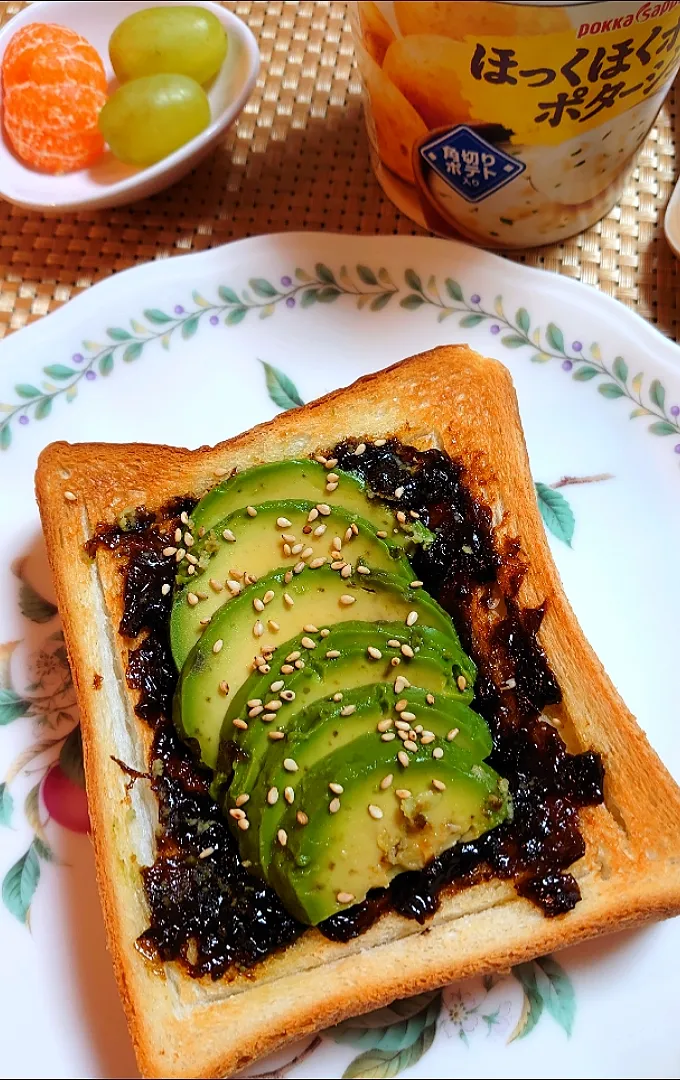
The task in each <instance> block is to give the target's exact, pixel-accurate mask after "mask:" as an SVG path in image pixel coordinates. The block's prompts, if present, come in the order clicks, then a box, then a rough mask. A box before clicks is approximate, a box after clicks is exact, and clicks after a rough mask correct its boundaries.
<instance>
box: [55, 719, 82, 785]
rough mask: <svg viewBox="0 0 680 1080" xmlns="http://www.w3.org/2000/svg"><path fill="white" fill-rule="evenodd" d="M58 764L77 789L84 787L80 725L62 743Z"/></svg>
mask: <svg viewBox="0 0 680 1080" xmlns="http://www.w3.org/2000/svg"><path fill="white" fill-rule="evenodd" d="M59 764H60V765H61V768H62V771H63V772H64V773H66V775H67V776H68V778H69V780H72V781H73V783H74V784H77V785H78V787H81V788H84V787H85V770H84V768H83V738H82V733H81V731H80V724H78V725H76V727H74V729H73V731H70V732H69V734H68V735H67V736H66V738H65V740H64V742H63V743H62V747H61V752H60V754H59Z"/></svg>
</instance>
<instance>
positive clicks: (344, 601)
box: [340, 593, 357, 607]
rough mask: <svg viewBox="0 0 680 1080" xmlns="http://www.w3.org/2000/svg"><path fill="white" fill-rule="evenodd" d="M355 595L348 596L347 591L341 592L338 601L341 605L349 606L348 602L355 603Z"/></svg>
mask: <svg viewBox="0 0 680 1080" xmlns="http://www.w3.org/2000/svg"><path fill="white" fill-rule="evenodd" d="M356 600H357V598H356V596H350V595H349V593H343V595H342V596H341V597H340V603H341V604H342V606H343V607H349V605H350V604H356Z"/></svg>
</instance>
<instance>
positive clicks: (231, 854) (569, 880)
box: [88, 439, 603, 978]
mask: <svg viewBox="0 0 680 1080" xmlns="http://www.w3.org/2000/svg"><path fill="white" fill-rule="evenodd" d="M359 450H361V447H359ZM356 451H357V442H356V441H355V440H352V441H347V442H344V443H341V444H340V445H339V446H337V447H335V449H334V450H333V451H331V455H332V457H333V458H336V459H337V463H338V466H339V467H340V468H342V469H345V470H348V471H351V472H354V473H356V474H357V475H359V476H361V477H363V478H364V480H365V481H366V482H367V484H368V486H369V488H370V489H371V491H373V492H374V493H375V494H376V495H379V496H381V497H382V498H384V499H385V500H386V501H388V502H389V503H390V504H391V505H393V506H394V509H395V510H397V511H401V512H402V513H403V514H405V515H406V516H407V517H410V518H411V519H415V518H419V519H420V520H421V521H422V522H423V524H424V525H426V526H427V527H428V528H429V529H431V530H432V531H433V532H434V533H435V540H434V543H432V544H431V545H430V546H429V547H428V548H427V549H420V550H419V552H418V555H417V556H416V557H415V558H414V569H415V572H416V574H417V576H418V577H419V578H420V579H421V580H422V581H423V583H424V586H425V588H426V589H427V590H428V592H430V593H431V594H432V595H433V596H435V597H436V598H437V599H438V600H439V602H440V603H441V604H442V605H443V607H445V608H446V610H447V611H448V612H449V614H450V615H451V617H452V619H453V621H454V623H455V625H456V628H457V630H458V633H459V635H460V637H461V640H462V642H463V645H464V646H465V648H466V649H467V651H468V652H469V654H470V655H471V656H472V657H473V659H474V660H475V662H476V663H477V665H478V668H479V677H478V680H477V684H476V688H475V690H476V697H475V700H474V701H473V703H472V704H473V708H474V709H476V710H477V712H479V713H480V714H481V715H482V716H483V717H484V718H485V720H486V721H487V723H488V725H489V728H490V730H491V734H492V736H493V743H494V749H493V753H492V755H491V757H490V758H489V763H490V764H491V765H493V767H494V768H495V769H496V770H497V771H498V772H499V773H500V774H501V775H502V776H504V777H506V778H507V780H508V782H509V785H510V790H511V792H512V797H513V804H514V815H513V818H512V821H508V822H505V823H504V824H502V825H500V826H498V827H497V828H496V829H493V830H492V831H490V832H488V833H486V834H485V835H484V836H482V837H480V838H479V839H477V840H475V841H472V842H470V843H463V844H458V845H457V846H455V847H453V848H451V849H450V850H448V851H446V852H445V853H444V854H442V855H441V856H439V857H438V858H436V859H434V860H433V861H432V862H431V863H429V864H428V866H427V867H425V869H424V870H422V871H418V872H415V871H414V872H405V873H403V874H401V875H399V877H397V878H396V879H395V880H394V881H393V882H392V884H391V886H390V888H389V889H385V890H379V891H376V892H375V893H373V894H370V895H369V897H368V898H367V899H366V900H365V901H364V902H363V903H361V904H357V905H355V906H354V907H353V908H350V909H348V910H346V911H343V912H341V913H339V914H338V915H334V916H332V917H331V918H330V919H328V920H326V922H325V923H322V924H321V926H320V927H319V930H320V931H321V932H322V933H323V934H325V935H326V936H327V937H328V938H332V939H333V940H334V941H348V940H350V939H351V938H353V937H356V936H357V935H358V934H361V933H362V932H363V931H364V930H366V929H367V928H368V927H369V926H371V925H372V923H374V922H375V921H376V920H377V919H378V918H379V917H380V916H381V915H382V914H383V913H384V912H385V911H388V910H390V909H392V910H396V911H397V912H398V913H399V914H400V915H403V916H404V917H405V918H409V919H416V920H418V922H420V923H424V922H425V920H426V919H427V918H428V916H430V915H431V914H432V913H433V912H434V911H435V910H436V909H437V906H438V904H439V898H440V896H441V894H442V892H443V891H444V890H447V889H449V890H450V889H459V888H462V887H464V886H466V885H469V884H472V883H475V882H478V881H481V880H484V879H488V878H491V877H499V878H506V879H512V880H513V881H514V883H515V887H516V889H517V891H518V893H520V894H521V895H522V896H525V897H527V898H528V899H530V900H531V901H532V902H533V903H535V904H536V905H537V906H538V907H539V908H540V909H541V910H542V911H543V912H544V914H545V915H546V916H549V917H552V916H558V915H561V914H563V913H565V912H567V911H570V910H571V909H572V908H573V907H574V905H575V904H576V903H577V902H578V900H579V899H580V891H579V887H578V884H577V882H576V880H575V879H574V877H573V876H572V874H570V873H569V869H568V868H569V867H570V866H571V864H572V863H573V862H575V861H576V860H577V859H579V858H580V857H581V856H582V855H583V854H584V852H585V844H584V840H583V837H582V835H581V831H580V827H579V809H580V807H582V806H589V805H595V804H597V803H601V802H602V801H603V768H602V763H601V761H600V758H599V756H598V755H597V754H596V753H593V752H591V751H587V752H585V753H581V754H571V753H568V751H567V749H566V746H565V744H564V742H563V740H562V738H561V737H560V734H559V731H558V730H556V728H555V727H554V726H553V725H552V724H550V723H548V722H547V721H546V720H545V719H544V718H542V713H543V711H544V710H545V709H546V708H547V707H548V706H550V705H556V704H559V702H560V700H561V693H560V688H559V686H558V684H557V680H556V679H555V676H554V675H553V673H552V671H551V669H550V666H549V663H548V660H547V658H546V656H545V654H544V652H543V650H542V648H541V645H540V644H539V642H538V638H537V635H538V631H539V629H540V626H541V621H542V619H543V616H544V611H545V606H544V605H543V606H541V607H538V608H533V609H529V608H522V607H521V606H520V604H519V603H518V600H517V594H518V590H519V587H520V584H521V581H522V577H523V574H524V571H525V567H524V565H523V563H522V559H521V554H520V551H519V544H518V543H513V542H510V543H506V545H505V548H504V550H498V549H497V547H496V546H495V545H494V534H493V529H492V520H491V512H490V510H489V509H488V508H487V507H485V506H482V505H480V504H479V503H478V502H477V501H476V500H475V499H474V498H473V497H472V495H471V493H470V490H469V488H468V487H466V484H465V474H464V471H463V469H462V468H461V466H460V465H458V464H457V463H456V462H455V461H452V460H451V459H450V458H449V457H448V456H447V455H446V454H444V453H442V452H441V451H439V450H426V451H417V450H415V449H413V448H412V447H408V446H403V445H401V444H400V443H398V442H397V441H396V440H393V439H391V440H388V441H386V442H385V443H382V444H381V445H376V444H372V443H369V444H367V445H366V448H365V449H364V450H363V452H360V453H357V452H356ZM399 489H403V491H402V492H401V493H400V497H399V498H396V497H395V494H394V493H395V492H396V491H397V490H399ZM192 505H193V504H192V502H191V500H188V499H184V500H182V499H178V500H176V501H175V502H174V503H173V504H172V505H170V506H167V507H165V508H163V510H162V511H159V512H158V513H157V514H154V513H150V512H147V511H145V510H143V509H140V510H138V511H136V512H135V514H133V515H132V516H130V517H129V518H128V520H127V521H125V522H124V523H123V525H116V526H101V527H99V528H98V529H97V531H96V533H95V536H94V537H93V538H92V540H91V541H90V543H89V545H88V550H89V553H90V554H91V555H94V554H95V552H96V550H97V548H98V547H100V546H103V547H107V548H109V549H110V550H111V551H112V552H113V553H114V556H115V557H116V558H117V559H118V560H120V567H121V573H123V574H124V575H125V587H124V614H123V618H122V620H121V624H120V628H119V629H120V633H121V634H122V635H123V636H125V637H128V638H131V639H132V638H135V637H136V636H137V635H138V634H140V633H141V632H144V635H145V636H144V638H143V640H142V641H141V643H140V644H136V645H135V646H134V647H133V648H132V651H131V652H130V656H129V664H128V671H127V678H128V683H129V685H130V686H131V687H133V688H135V689H137V690H139V692H140V697H139V703H138V705H137V713H138V715H139V716H140V717H142V718H143V719H144V720H145V721H146V722H147V723H148V724H150V725H151V726H152V728H153V730H154V742H153V749H152V753H151V760H150V763H149V770H150V772H149V775H150V778H151V783H152V786H153V789H154V791H155V793H156V796H157V798H158V803H159V816H160V830H159V835H158V843H157V856H156V860H155V862H154V864H153V865H152V866H150V867H148V868H146V869H145V870H143V877H144V885H145V889H146V895H147V899H148V903H149V909H150V916H151V917H150V925H149V928H148V930H147V931H146V932H145V933H144V934H143V935H142V936H141V938H140V939H139V946H140V948H141V949H142V950H143V951H144V952H145V954H147V955H148V956H150V957H152V958H154V959H160V960H163V961H171V960H179V961H181V962H183V964H184V965H185V967H186V969H187V971H188V972H189V973H190V974H191V975H193V976H201V975H210V976H212V977H213V978H219V977H220V976H222V975H224V974H225V973H227V972H228V971H229V970H230V969H231V970H243V969H248V968H252V967H253V965H255V964H256V963H257V962H258V961H260V960H262V959H263V958H265V957H266V956H268V955H269V954H270V953H272V952H274V951H275V950H276V949H279V948H281V947H283V946H285V945H287V944H289V943H290V942H292V941H293V940H295V938H296V937H298V936H300V935H301V934H302V933H304V932H305V930H306V927H304V926H303V925H301V924H300V923H298V922H296V920H295V919H293V918H292V917H291V916H290V915H288V913H287V912H286V910H285V909H284V907H283V905H282V904H281V901H280V900H279V898H278V896H277V895H276V893H274V892H273V891H272V889H270V888H269V887H267V886H266V885H264V884H263V883H262V882H261V881H259V880H258V879H257V878H255V877H254V876H252V875H251V874H249V873H248V870H247V869H246V868H244V867H243V866H242V865H241V862H240V860H239V855H238V849H237V845H236V843H235V841H234V839H233V837H232V835H231V833H230V831H229V828H228V826H227V824H226V822H225V820H224V819H223V817H222V815H221V812H220V810H219V808H218V806H217V805H216V803H215V802H214V801H213V800H212V798H211V796H210V792H209V784H210V776H209V774H208V773H207V772H205V771H203V770H201V769H200V768H198V767H197V765H196V763H195V761H194V759H193V757H192V755H191V753H190V751H189V750H188V749H187V748H186V747H185V746H184V745H183V743H182V742H181V741H180V739H179V738H178V736H177V734H176V732H175V728H174V726H173V724H172V722H171V720H170V710H171V701H172V695H173V692H174V689H175V684H176V680H177V673H176V670H175V667H174V664H173V661H172V657H171V654H170V646H169V641H168V625H169V617H170V608H171V604H172V591H171V590H170V591H168V590H166V593H167V595H165V596H164V595H163V591H162V586H163V585H165V584H169V585H172V584H173V582H174V577H175V561H174V558H173V557H172V556H168V555H164V554H163V551H164V549H166V548H167V547H168V545H169V544H171V543H172V541H171V539H169V538H170V537H171V536H172V534H173V532H174V529H175V528H176V527H177V525H178V523H179V520H180V515H181V514H182V513H187V512H189V513H190V512H191V508H192ZM480 597H481V600H480ZM480 602H481V603H486V604H487V605H488V607H489V608H492V607H495V606H497V605H498V604H499V603H500V604H502V608H501V611H502V617H499V618H497V619H496V620H495V627H494V630H493V633H492V634H491V635H488V636H487V637H488V640H487V639H485V641H484V648H483V650H482V649H480V648H479V647H478V643H477V642H476V641H475V640H474V638H473V637H471V635H470V632H469V627H470V610H471V605H472V604H473V603H475V604H479V603H480Z"/></svg>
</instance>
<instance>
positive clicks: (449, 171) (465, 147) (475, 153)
mask: <svg viewBox="0 0 680 1080" xmlns="http://www.w3.org/2000/svg"><path fill="white" fill-rule="evenodd" d="M420 154H421V157H422V158H423V159H424V160H425V161H426V162H427V164H428V165H429V166H430V168H432V169H434V171H435V172H436V173H437V174H438V175H439V176H441V178H442V180H444V181H445V182H446V183H447V184H448V185H449V187H452V188H453V190H454V191H455V192H457V193H458V195H460V196H461V197H462V198H463V199H465V200H466V201H467V202H471V203H477V202H481V201H482V200H483V199H487V198H488V197H489V195H493V193H494V191H498V190H499V188H502V187H505V185H506V184H509V183H510V181H511V180H514V179H515V177H516V176H519V175H520V174H521V173H523V172H524V170H525V169H526V165H525V164H524V162H523V161H520V160H519V159H518V158H515V157H511V155H510V154H506V153H505V151H504V150H500V149H499V148H498V147H497V146H494V144H493V143H490V142H487V141H486V139H483V138H482V137H481V135H478V134H477V132H476V131H475V130H474V129H473V128H469V127H466V126H465V124H459V125H458V126H457V127H454V128H451V130H450V131H447V132H446V134H445V135H440V136H438V137H437V138H436V139H432V140H431V141H430V142H428V143H425V144H424V145H423V146H421V148H420Z"/></svg>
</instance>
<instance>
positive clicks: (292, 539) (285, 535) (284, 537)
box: [281, 533, 297, 544]
mask: <svg viewBox="0 0 680 1080" xmlns="http://www.w3.org/2000/svg"><path fill="white" fill-rule="evenodd" d="M281 539H282V540H286V541H287V542H288V543H289V544H294V543H295V541H296V539H297V537H296V536H293V533H281Z"/></svg>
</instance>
